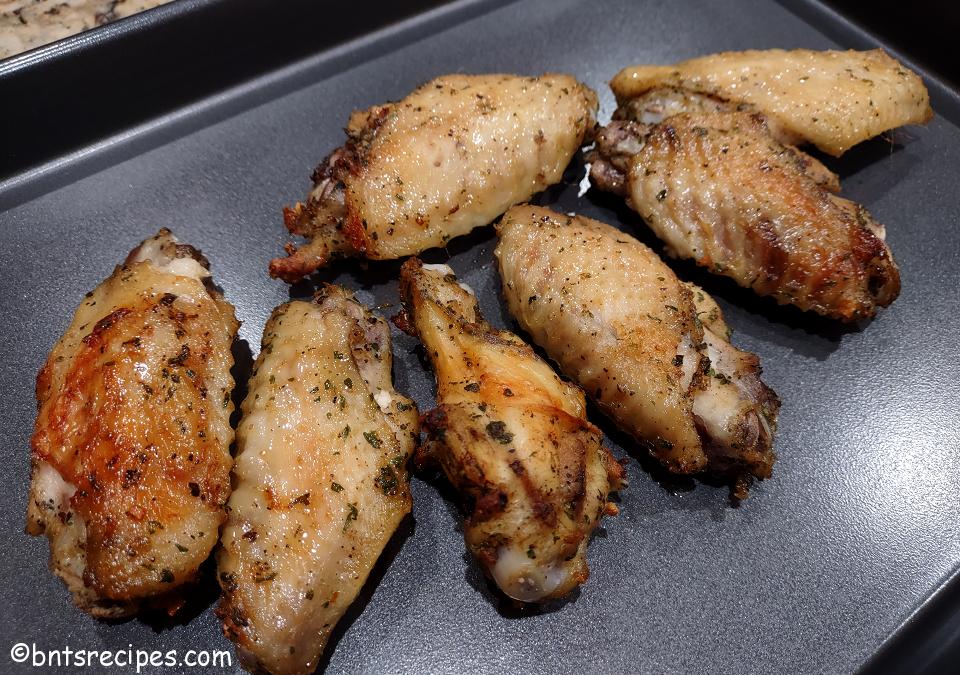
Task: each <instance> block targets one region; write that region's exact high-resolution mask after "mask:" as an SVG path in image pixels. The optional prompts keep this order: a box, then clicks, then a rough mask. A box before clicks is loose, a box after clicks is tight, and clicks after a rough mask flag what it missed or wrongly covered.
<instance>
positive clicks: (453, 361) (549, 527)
mask: <svg viewBox="0 0 960 675" xmlns="http://www.w3.org/2000/svg"><path fill="white" fill-rule="evenodd" d="M400 292H401V297H402V299H403V303H404V313H403V314H401V315H400V317H398V323H399V324H400V325H401V326H402V327H403V328H404V329H405V330H408V331H409V332H412V333H414V334H415V335H417V336H419V338H420V340H421V341H422V342H423V345H424V347H425V349H426V352H427V355H428V357H429V358H430V361H431V363H432V364H433V368H434V371H435V372H436V376H437V402H438V405H437V408H436V409H434V410H433V411H431V412H430V413H428V414H427V415H426V416H425V420H424V424H425V427H426V429H427V431H428V432H429V433H430V441H429V442H428V443H427V444H426V445H425V446H424V449H423V451H422V455H423V458H428V457H431V458H435V459H436V460H437V461H438V462H439V464H440V466H441V467H442V468H443V470H444V472H445V473H446V475H447V477H448V478H449V480H450V482H451V483H452V484H453V485H454V487H455V488H456V489H457V490H458V491H459V492H460V494H461V495H462V497H463V499H464V502H465V506H466V509H467V512H468V514H467V519H466V522H465V524H464V537H465V538H466V541H467V546H468V548H469V549H470V551H471V552H472V553H473V554H474V555H475V556H476V557H477V559H478V560H479V561H480V563H481V565H482V566H483V568H484V570H485V572H486V573H487V574H489V575H490V576H491V577H492V578H493V580H494V581H495V582H496V584H497V585H498V586H499V587H500V588H501V589H502V590H503V592H504V593H506V594H507V595H508V596H510V597H512V598H514V599H516V600H520V601H523V602H542V601H545V600H549V599H551V598H558V597H561V596H564V595H566V594H567V593H569V592H570V591H572V590H573V589H574V588H576V587H577V585H579V584H582V583H583V582H584V581H586V579H587V575H588V569H587V563H586V548H587V544H588V542H589V539H590V534H591V533H592V532H593V530H594V529H595V528H596V527H597V525H598V524H599V522H600V519H601V517H602V516H603V515H604V514H613V513H616V507H615V506H614V505H613V504H609V503H608V502H607V497H608V494H609V493H610V492H612V491H614V490H617V489H618V488H619V486H620V481H621V479H622V476H623V469H622V467H621V466H620V465H619V464H618V463H617V462H616V461H615V460H614V459H613V457H612V456H611V455H610V454H609V452H608V451H607V450H606V448H604V447H603V445H602V440H603V435H602V434H601V433H600V431H599V430H598V429H597V428H596V427H595V426H593V425H592V424H590V422H588V421H587V419H586V411H585V400H584V396H583V392H582V391H580V389H578V388H577V387H576V386H574V385H571V384H569V383H567V382H564V381H563V380H561V379H560V378H559V377H557V375H556V374H555V373H554V372H553V370H552V369H551V368H550V366H549V365H547V364H546V363H545V362H544V361H543V360H542V359H540V358H539V357H538V356H537V355H536V354H535V353H534V351H533V350H532V349H531V348H530V347H529V346H528V345H527V344H525V343H524V342H523V341H522V340H521V339H520V338H518V337H517V336H516V335H513V334H512V333H508V332H507V331H499V330H496V329H494V328H493V327H492V326H490V324H488V323H487V322H486V321H484V319H483V317H482V316H481V315H480V313H479V311H478V309H477V302H476V299H475V298H474V296H473V293H472V292H471V291H470V290H469V289H467V288H465V287H463V286H462V285H461V284H459V283H458V282H457V279H456V276H455V275H454V274H453V271H452V270H451V269H450V268H449V267H447V266H445V265H430V266H427V265H423V264H422V263H421V262H420V261H419V260H418V259H416V258H413V259H411V260H408V261H407V262H406V263H405V264H404V265H403V268H402V270H401V276H400Z"/></svg>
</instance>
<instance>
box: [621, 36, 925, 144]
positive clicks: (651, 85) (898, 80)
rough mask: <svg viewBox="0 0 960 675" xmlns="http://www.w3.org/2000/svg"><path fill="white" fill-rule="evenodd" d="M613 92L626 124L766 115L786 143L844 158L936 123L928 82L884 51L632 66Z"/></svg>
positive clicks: (774, 52) (715, 57) (800, 52)
mask: <svg viewBox="0 0 960 675" xmlns="http://www.w3.org/2000/svg"><path fill="white" fill-rule="evenodd" d="M610 86H611V88H612V89H613V92H614V94H615V95H616V97H617V103H618V104H619V106H620V108H619V110H618V112H617V115H616V116H617V117H619V118H622V119H632V120H634V121H639V122H644V123H656V122H660V121H662V120H663V119H664V118H665V117H667V116H669V115H671V114H676V113H679V112H708V111H717V110H721V111H725V112H730V111H747V112H762V113H763V114H764V115H766V116H767V118H768V119H769V123H770V128H771V130H772V131H773V132H774V133H775V134H776V135H777V137H778V138H779V140H781V141H782V142H784V143H790V144H798V143H804V142H806V143H812V144H814V145H816V146H817V147H818V148H820V150H822V151H824V152H826V153H828V154H831V155H834V156H837V157H839V156H840V155H842V154H843V153H844V152H846V151H847V150H849V149H850V148H851V147H853V146H854V145H856V144H857V143H860V142H861V141H865V140H867V139H868V138H873V137H874V136H876V135H878V134H881V133H883V132H884V131H888V130H890V129H894V128H896V127H899V126H903V125H905V124H923V123H925V122H927V121H929V120H930V118H931V117H933V111H932V110H931V109H930V97H929V95H928V94H927V89H926V87H925V86H924V85H923V81H922V80H921V79H920V78H919V77H918V76H917V75H916V73H914V72H912V71H911V70H909V69H907V68H905V67H904V66H903V65H901V64H900V63H899V62H897V61H896V60H895V59H893V58H891V57H890V56H889V55H888V54H887V53H886V52H884V51H882V50H880V49H874V50H871V51H862V52H857V51H852V50H851V51H813V50H809V49H795V50H792V51H784V50H782V49H769V50H765V51H759V50H750V51H744V52H723V53H720V54H711V55H709V56H702V57H699V58H695V59H690V60H689V61H682V62H680V63H676V64H674V65H671V66H649V65H641V66H631V67H629V68H624V69H623V70H622V71H620V73H618V74H617V76H616V77H614V78H613V81H611V82H610Z"/></svg>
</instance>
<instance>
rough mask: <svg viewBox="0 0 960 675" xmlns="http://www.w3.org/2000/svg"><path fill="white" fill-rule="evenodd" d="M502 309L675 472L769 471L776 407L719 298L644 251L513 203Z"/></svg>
mask: <svg viewBox="0 0 960 675" xmlns="http://www.w3.org/2000/svg"><path fill="white" fill-rule="evenodd" d="M497 233H498V235H499V237H500V243H499V244H498V246H497V249H496V257H497V261H498V262H499V267H500V276H501V280H502V283H503V294H504V297H505V298H506V301H507V305H508V307H509V308H510V313H511V314H512V315H513V316H514V317H515V318H516V319H517V321H518V322H519V323H520V325H521V326H523V328H524V329H525V330H526V331H527V332H528V333H529V334H530V335H531V337H533V339H534V341H535V342H536V343H537V344H539V345H540V346H541V347H543V348H544V349H545V350H546V352H547V354H549V355H550V357H551V358H552V359H554V360H555V361H556V362H557V363H558V364H559V365H560V367H561V369H562V370H563V371H564V372H565V373H566V374H567V375H568V376H570V377H571V378H572V379H573V380H574V381H576V382H577V383H578V384H580V385H581V386H582V387H583V388H584V389H585V390H586V391H587V392H588V393H589V394H590V396H591V397H592V398H593V399H594V400H595V401H596V402H597V404H598V405H599V406H600V408H601V409H602V410H603V411H604V412H605V413H607V414H608V415H609V416H610V417H611V418H612V419H613V420H614V421H615V422H616V423H617V425H618V426H619V427H620V428H622V429H623V430H624V431H626V432H627V433H629V434H631V435H632V436H634V437H635V438H637V439H638V440H640V441H642V442H644V443H646V444H648V446H649V448H650V452H651V453H652V454H653V455H654V456H655V457H656V458H657V459H659V460H660V461H661V462H662V463H663V464H664V466H666V467H667V468H668V469H669V470H671V471H674V472H676V473H684V474H687V473H695V472H699V471H711V472H717V473H723V474H730V475H732V477H733V478H734V479H735V480H736V483H735V495H736V496H738V497H744V496H746V490H747V487H748V486H749V483H750V479H751V477H758V478H767V477H769V476H770V473H771V469H772V467H773V462H774V454H773V449H772V446H773V433H774V430H775V429H776V419H777V413H778V410H779V407H780V402H779V400H778V399H777V396H776V394H774V392H773V391H771V390H770V389H769V388H768V387H767V386H766V385H764V383H763V382H762V381H761V380H760V365H759V361H758V359H757V357H756V356H754V355H753V354H749V353H747V352H742V351H740V350H738V349H737V348H735V347H734V346H733V345H731V344H730V343H729V341H728V336H729V329H728V328H727V326H726V324H725V323H724V322H723V316H722V315H721V313H720V308H719V307H717V305H716V303H714V302H713V300H712V299H711V298H710V297H709V296H708V295H707V294H706V293H704V292H703V291H702V290H701V289H699V288H697V287H696V286H693V285H692V284H685V283H683V282H681V281H680V280H679V279H677V277H676V275H674V273H673V272H672V271H671V270H670V268H669V267H667V266H666V265H665V264H664V263H663V262H662V261H661V260H660V259H659V258H658V257H657V255H656V253H654V252H653V251H651V250H650V249H649V248H647V247H646V246H644V245H643V244H641V243H640V242H639V241H637V240H635V239H633V238H632V237H629V236H628V235H626V234H624V233H623V232H620V231H619V230H617V229H615V228H613V227H610V226H609V225H605V224H604V223H601V222H599V221H596V220H591V219H589V218H585V217H583V216H572V217H571V216H563V215H561V214H558V213H555V212H553V211H551V210H549V209H545V208H540V207H534V206H516V207H514V208H512V209H510V210H509V211H507V213H506V214H504V216H503V218H502V220H501V221H500V224H499V225H498V226H497Z"/></svg>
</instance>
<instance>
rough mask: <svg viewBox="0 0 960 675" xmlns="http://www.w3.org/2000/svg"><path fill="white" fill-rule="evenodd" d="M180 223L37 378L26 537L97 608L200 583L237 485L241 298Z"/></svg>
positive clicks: (155, 241)
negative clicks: (43, 547) (181, 234)
mask: <svg viewBox="0 0 960 675" xmlns="http://www.w3.org/2000/svg"><path fill="white" fill-rule="evenodd" d="M209 276H210V274H209V272H208V271H207V262H206V260H205V259H204V258H203V257H202V256H201V255H200V254H199V253H198V252H197V251H196V250H195V249H193V248H192V247H190V246H185V245H182V244H178V243H177V242H176V239H174V238H173V236H172V235H171V234H170V232H169V231H168V230H161V231H160V233H159V234H158V235H157V236H156V237H154V238H152V239H148V240H147V241H145V242H144V243H143V244H141V245H140V246H139V247H137V248H136V249H134V250H133V251H132V252H131V253H130V255H129V256H128V258H127V260H126V262H124V264H123V265H121V266H119V267H117V268H116V270H115V271H114V273H113V275H112V276H111V277H110V278H109V279H107V280H106V281H104V282H103V283H102V284H100V285H99V286H98V287H97V288H96V289H95V290H94V291H93V292H92V293H90V294H88V295H87V298H86V300H85V301H84V302H83V303H82V304H81V305H80V307H79V308H78V309H77V312H76V314H75V316H74V319H73V323H72V324H71V325H70V328H69V329H68V330H67V332H66V334H65V335H64V336H63V337H62V338H61V339H60V341H59V342H58V343H57V344H56V346H55V347H54V348H53V351H52V352H51V354H50V357H49V359H48V360H47V362H46V364H45V365H44V366H43V369H42V370H41V371H40V374H39V375H38V376H37V401H38V403H39V413H38V415H37V423H36V430H35V432H34V435H33V442H32V445H33V462H32V465H33V472H32V481H31V488H30V502H29V505H28V508H27V532H28V533H30V534H34V535H39V534H46V535H47V537H48V538H49V539H50V566H51V569H52V570H53V572H54V573H55V574H57V575H58V576H60V577H61V578H62V579H63V580H64V582H65V583H66V584H67V586H68V588H69V589H70V590H71V591H72V592H73V594H74V601H75V602H76V604H77V605H78V606H79V607H80V608H81V609H84V610H85V611H87V612H89V613H91V614H93V615H94V616H99V617H117V616H124V615H127V614H130V613H133V612H135V611H136V610H137V608H138V607H139V605H140V604H141V603H142V602H143V601H145V600H148V599H156V598H157V597H158V596H163V599H162V601H160V602H161V604H166V605H167V607H168V609H173V608H175V607H176V606H177V602H178V601H177V600H176V598H175V596H176V594H175V593H173V591H174V590H175V589H177V588H178V587H179V586H181V585H182V584H184V583H186V582H189V581H192V580H193V579H194V578H195V577H196V574H197V568H198V567H199V566H200V564H201V563H202V562H203V561H204V560H206V558H207V556H208V555H209V553H210V551H211V549H212V548H213V546H214V545H215V544H216V542H217V535H218V529H219V527H220V525H221V524H222V523H223V521H224V518H225V517H226V513H225V510H224V505H225V504H226V501H227V498H228V497H229V494H230V466H231V464H232V460H231V458H230V452H229V448H230V443H231V442H232V440H233V430H232V429H231V428H230V424H229V418H230V413H231V412H232V410H233V403H232V402H231V400H230V394H231V391H232V390H233V379H232V377H231V376H230V368H231V366H232V365H233V357H232V355H231V351H230V347H231V344H232V342H233V339H234V336H235V335H236V332H237V328H238V326H239V324H238V322H237V320H236V318H235V317H234V311H233V307H232V306H231V305H230V304H229V303H227V302H226V301H225V300H224V299H223V298H222V296H221V295H220V293H219V292H218V291H216V290H215V289H214V288H213V286H212V285H210V283H209Z"/></svg>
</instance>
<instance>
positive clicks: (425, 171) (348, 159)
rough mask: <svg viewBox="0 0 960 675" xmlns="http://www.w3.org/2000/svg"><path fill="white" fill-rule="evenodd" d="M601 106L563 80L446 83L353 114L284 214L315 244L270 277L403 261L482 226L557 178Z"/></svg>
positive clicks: (457, 79) (450, 78)
mask: <svg viewBox="0 0 960 675" xmlns="http://www.w3.org/2000/svg"><path fill="white" fill-rule="evenodd" d="M596 109H597V98H596V95H595V94H594V92H593V91H592V90H590V89H589V88H587V87H586V86H584V85H582V84H580V83H579V82H577V81H576V80H575V79H574V78H572V77H570V76H569V75H543V76H541V77H520V76H514V75H447V76H444V77H440V78H437V79H435V80H432V81H430V82H428V83H426V84H424V85H423V86H421V87H419V88H418V89H416V90H415V91H414V92H413V93H411V94H410V95H409V96H407V97H406V98H405V99H403V100H402V101H399V102H397V103H388V104H386V105H379V106H374V107H372V108H370V109H369V110H364V111H357V112H355V113H354V114H353V115H352V116H351V118H350V122H349V124H348V125H347V129H346V132H347V137H348V138H347V142H346V144H345V145H343V146H342V147H340V148H338V149H337V150H335V151H334V152H333V153H332V154H331V155H330V156H329V157H328V158H327V159H325V160H324V161H323V162H322V163H321V164H320V166H318V167H317V169H316V171H314V173H313V177H312V178H313V182H314V187H313V190H312V191H311V192H310V195H309V197H308V199H307V202H306V204H297V205H296V206H294V207H293V208H289V209H286V210H285V211H284V219H285V222H286V225H287V228H288V229H289V230H290V232H291V233H293V234H297V235H302V236H304V237H307V238H308V239H310V242H309V243H308V244H306V245H305V246H302V247H300V248H299V249H297V248H296V247H294V246H293V245H292V244H288V246H287V253H288V254H289V257H287V258H277V259H275V260H274V261H272V262H271V263H270V274H271V275H272V276H274V277H279V278H281V279H284V280H286V281H289V282H294V281H296V280H298V279H300V278H301V277H303V276H304V275H307V274H309V273H311V272H313V271H314V270H316V269H318V268H319V267H322V266H323V265H325V264H326V263H327V261H328V260H329V259H330V258H331V256H334V255H347V256H360V257H366V258H371V259H375V260H383V259H390V258H400V257H403V256H406V255H411V254H415V253H419V252H420V251H423V250H425V249H428V248H431V247H434V246H443V245H445V244H446V243H447V241H448V240H450V239H451V238H452V237H456V236H458V235H461V234H466V233H467V232H469V231H470V230H472V229H473V228H475V227H478V226H481V225H486V224H487V223H489V222H490V221H491V220H493V219H494V218H496V217H497V216H499V215H500V214H501V213H503V212H504V211H505V210H506V209H507V208H508V207H510V206H511V205H513V204H516V203H518V202H521V201H525V200H527V199H529V198H530V196H532V195H533V194H534V193H536V192H539V191H540V190H543V189H544V188H545V187H547V186H549V185H552V184H554V183H556V182H558V181H559V180H560V178H561V176H562V175H563V171H564V169H565V168H566V166H567V164H568V163H569V162H570V159H571V157H573V155H574V153H575V152H576V151H577V149H578V148H579V147H580V145H581V143H582V142H583V140H584V137H585V135H586V134H587V133H588V132H589V131H591V130H592V129H593V126H594V116H595V113H596Z"/></svg>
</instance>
